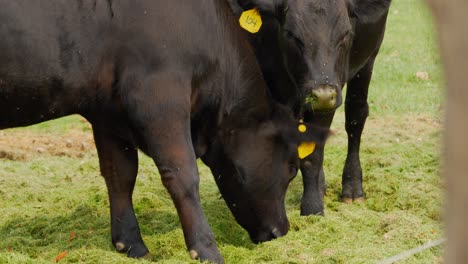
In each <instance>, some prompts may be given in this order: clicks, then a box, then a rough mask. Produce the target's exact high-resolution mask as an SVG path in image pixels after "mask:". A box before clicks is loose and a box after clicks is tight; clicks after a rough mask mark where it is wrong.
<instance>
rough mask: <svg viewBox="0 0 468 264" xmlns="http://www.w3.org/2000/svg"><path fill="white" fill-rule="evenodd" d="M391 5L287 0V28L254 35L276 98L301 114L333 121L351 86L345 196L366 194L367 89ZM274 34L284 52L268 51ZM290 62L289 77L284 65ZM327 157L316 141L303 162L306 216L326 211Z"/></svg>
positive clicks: (363, 0) (370, 0) (378, 0)
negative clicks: (363, 147)
mask: <svg viewBox="0 0 468 264" xmlns="http://www.w3.org/2000/svg"><path fill="white" fill-rule="evenodd" d="M230 4H231V7H232V9H233V10H234V11H235V13H236V14H238V15H239V14H240V13H241V12H242V10H243V9H245V6H242V5H239V4H238V2H237V1H234V0H230ZM389 6H390V0H334V1H324V0H289V6H288V7H287V8H286V11H285V13H286V21H285V24H284V27H282V28H281V29H279V30H277V31H276V32H273V33H270V34H266V35H263V34H249V38H250V41H251V43H252V44H253V45H254V47H255V52H256V55H257V59H258V61H259V63H260V66H261V68H262V71H263V73H264V75H265V79H266V81H267V83H268V85H269V88H270V90H271V92H272V96H273V97H274V98H275V100H276V101H278V102H281V103H282V104H286V105H288V106H289V107H290V108H291V109H293V110H294V113H295V114H296V117H297V118H303V119H304V120H305V121H307V122H312V123H315V124H318V125H321V126H324V127H330V125H331V122H332V120H333V116H334V114H335V109H336V108H337V107H339V106H340V105H341V104H342V95H341V90H342V89H343V87H344V85H345V84H346V83H347V84H348V85H347V89H348V91H347V94H346V100H345V112H346V131H347V133H348V154H347V158H346V163H345V166H344V169H343V177H342V185H343V189H342V195H341V196H342V199H343V201H345V202H351V201H353V200H361V199H363V198H364V192H363V189H362V169H361V163H360V159H359V148H360V141H361V133H362V130H363V128H364V123H365V121H366V118H367V116H368V112H369V109H368V104H367V92H368V88H369V83H370V80H371V76H372V69H373V65H374V61H375V58H376V56H377V54H378V52H379V48H380V45H381V43H382V40H383V37H384V32H385V25H386V20H387V13H388V9H389ZM260 33H262V32H260ZM274 36H277V38H274ZM276 39H279V41H278V43H280V45H279V46H278V47H277V49H276V50H277V51H278V52H280V53H281V54H282V56H283V57H281V58H280V57H278V56H277V54H274V56H271V54H270V56H268V54H265V52H264V47H265V46H268V45H269V43H270V42H271V41H272V40H276ZM284 60H285V61H286V62H285V61H284ZM284 67H286V69H287V70H286V72H287V73H288V74H289V75H286V74H284V73H285V71H282V69H284ZM281 73H283V74H281ZM288 83H289V85H287V84H288ZM323 159H324V149H323V146H318V147H317V149H316V150H315V152H314V153H313V154H312V155H310V156H309V157H307V158H306V159H304V160H303V161H302V163H301V172H302V176H303V182H304V194H303V197H302V202H301V214H302V215H309V214H323V199H322V198H323V195H324V193H325V180H324V172H323Z"/></svg>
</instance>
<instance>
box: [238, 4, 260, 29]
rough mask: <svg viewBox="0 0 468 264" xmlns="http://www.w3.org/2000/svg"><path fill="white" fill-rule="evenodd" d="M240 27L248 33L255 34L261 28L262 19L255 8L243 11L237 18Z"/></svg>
mask: <svg viewBox="0 0 468 264" xmlns="http://www.w3.org/2000/svg"><path fill="white" fill-rule="evenodd" d="M239 24H240V26H241V27H242V28H243V29H245V30H247V31H248V32H250V33H257V32H258V31H259V30H260V27H262V17H261V16H260V13H259V12H258V10H257V9H256V8H253V9H250V10H247V11H244V12H243V13H242V14H241V16H240V18H239Z"/></svg>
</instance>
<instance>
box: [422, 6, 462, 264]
mask: <svg viewBox="0 0 468 264" xmlns="http://www.w3.org/2000/svg"><path fill="white" fill-rule="evenodd" d="M427 1H428V3H429V5H430V7H431V8H432V11H433V14H434V17H435V22H436V25H437V27H438V30H439V38H440V47H441V55H442V60H443V63H444V70H445V80H446V84H447V89H446V94H447V101H446V119H445V129H446V130H445V135H444V145H443V146H444V165H443V169H442V174H443V177H444V179H445V181H446V188H447V199H446V203H445V204H446V207H445V220H446V221H445V224H446V227H447V231H446V234H447V248H446V254H445V263H468V1H466V0H427Z"/></svg>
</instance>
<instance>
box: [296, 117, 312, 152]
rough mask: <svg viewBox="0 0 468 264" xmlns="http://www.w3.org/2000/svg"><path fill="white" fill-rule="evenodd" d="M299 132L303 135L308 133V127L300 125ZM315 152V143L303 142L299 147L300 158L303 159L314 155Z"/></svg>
mask: <svg viewBox="0 0 468 264" xmlns="http://www.w3.org/2000/svg"><path fill="white" fill-rule="evenodd" d="M297 130H299V132H301V133H305V132H306V131H307V127H306V125H304V124H299V126H298V127H297ZM314 150H315V143H314V142H302V143H301V144H299V147H297V153H298V154H299V158H300V159H303V158H305V157H307V156H309V155H310V154H312V153H313V152H314Z"/></svg>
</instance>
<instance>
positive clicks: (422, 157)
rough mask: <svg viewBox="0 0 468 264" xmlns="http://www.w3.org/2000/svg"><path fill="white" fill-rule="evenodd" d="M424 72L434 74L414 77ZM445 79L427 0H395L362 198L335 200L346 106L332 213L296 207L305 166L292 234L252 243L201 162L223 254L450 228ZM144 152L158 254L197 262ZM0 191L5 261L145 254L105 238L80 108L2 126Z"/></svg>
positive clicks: (400, 242)
mask: <svg viewBox="0 0 468 264" xmlns="http://www.w3.org/2000/svg"><path fill="white" fill-rule="evenodd" d="M418 71H424V72H427V73H428V74H429V77H430V78H429V80H420V79H418V78H416V72H418ZM442 83H443V81H442V77H441V71H440V60H439V57H438V53H437V45H435V36H434V28H433V26H432V23H431V19H430V14H429V12H428V10H427V9H426V7H425V6H423V4H422V1H421V0H395V1H394V2H393V5H392V7H391V10H390V16H389V21H388V27H387V33H386V39H385V41H384V45H383V47H382V50H381V52H380V55H379V57H378V59H377V62H376V68H375V71H374V78H373V82H372V86H371V90H370V93H369V97H370V105H371V113H370V117H369V119H368V122H367V125H366V128H365V131H364V134H363V142H362V150H361V160H362V166H363V170H364V180H365V182H364V189H365V192H366V195H367V200H366V202H365V203H362V204H352V205H347V204H343V203H341V202H340V201H339V194H340V191H341V171H342V168H343V164H344V159H345V155H346V133H345V131H344V114H343V107H341V108H340V110H339V112H338V114H337V115H336V118H335V121H334V124H333V129H334V131H335V133H336V135H335V136H333V137H332V138H331V139H330V140H329V144H328V145H327V148H326V153H325V173H326V184H327V196H326V197H325V205H326V208H325V213H326V216H325V217H320V216H309V217H300V216H299V205H300V198H301V193H302V179H301V176H300V175H299V176H298V177H297V178H296V179H295V180H294V181H293V182H292V184H291V187H290V189H289V191H288V195H287V199H286V206H287V212H288V217H289V219H290V222H291V229H290V232H289V233H288V235H287V236H285V237H282V238H280V239H277V240H275V241H271V242H267V243H263V244H260V245H254V244H252V243H251V242H250V240H249V238H248V235H247V233H246V232H245V231H244V230H243V229H242V228H240V227H239V226H238V225H237V224H236V223H235V221H234V219H233V217H232V215H231V214H230V212H229V210H228V209H227V207H226V206H225V204H224V201H223V200H220V199H219V196H220V195H219V192H218V190H217V187H216V185H215V183H214V181H213V179H212V176H211V174H210V172H209V170H208V169H207V168H206V167H205V166H203V165H202V164H201V163H200V174H201V186H200V191H201V197H202V204H203V208H204V211H205V214H206V216H207V218H208V221H209V223H210V225H211V227H212V229H213V231H214V234H215V236H216V239H217V241H218V245H219V248H220V250H221V254H222V255H223V257H224V259H225V261H226V263H376V262H377V261H379V260H381V259H384V258H386V257H389V256H392V255H394V254H397V253H400V252H402V251H405V250H408V249H411V248H413V247H416V246H418V245H421V244H423V243H425V242H427V241H430V240H433V239H438V238H440V237H443V225H442V223H441V205H442V204H443V191H442V187H443V181H442V180H441V179H440V178H439V166H440V159H439V158H440V148H441V146H440V135H441V122H442V120H441V116H442V114H443V113H442V108H443V107H442V105H443V96H444V93H443V89H442ZM140 160H141V161H140V169H139V176H138V180H137V186H136V190H135V194H134V204H135V210H136V214H137V217H138V219H139V223H140V227H141V231H142V234H143V239H144V240H145V242H146V244H147V246H148V247H149V249H150V251H151V253H152V261H155V262H160V263H187V262H190V258H189V254H188V253H187V251H186V248H185V244H184V241H183V235H182V230H181V228H180V224H179V220H178V217H177V214H176V210H175V208H174V206H173V204H172V201H171V200H170V198H169V195H168V194H167V192H166V190H165V189H164V187H163V186H162V183H161V181H160V179H159V176H158V174H157V170H156V168H155V167H154V165H153V162H152V161H151V160H149V159H148V158H147V157H145V156H144V155H140ZM0 201H1V203H0V238H1V239H0V263H51V262H55V258H56V256H57V255H59V254H60V253H61V252H64V251H67V255H66V256H65V257H64V258H63V259H62V260H61V261H60V263H147V261H146V260H133V259H128V258H126V257H125V256H124V255H122V254H119V253H116V252H115V250H114V248H113V246H112V245H111V243H110V223H109V210H108V206H109V204H108V200H107V193H106V189H105V184H104V180H103V179H102V178H101V176H100V174H99V168H98V160H97V155H96V152H95V149H94V146H93V142H92V136H91V130H90V128H89V125H88V124H87V123H86V122H84V121H83V119H82V118H81V117H76V116H74V117H68V118H64V119H60V120H56V121H53V122H48V123H44V124H40V125H37V126H34V127H28V128H21V129H12V130H4V131H0ZM441 255H442V248H441V247H436V248H433V249H431V250H426V251H424V252H423V253H420V254H418V255H415V256H414V257H412V258H409V259H407V260H405V261H402V262H401V263H440V262H441ZM148 263H149V262H148ZM194 263H197V262H196V261H194Z"/></svg>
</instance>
